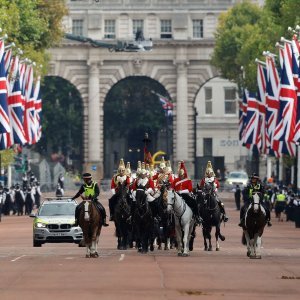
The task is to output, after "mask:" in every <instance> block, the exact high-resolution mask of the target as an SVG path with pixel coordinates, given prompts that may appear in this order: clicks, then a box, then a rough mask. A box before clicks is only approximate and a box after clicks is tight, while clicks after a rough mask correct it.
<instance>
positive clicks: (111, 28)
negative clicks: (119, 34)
mask: <svg viewBox="0 0 300 300" xmlns="http://www.w3.org/2000/svg"><path fill="white" fill-rule="evenodd" d="M104 38H105V39H115V38H116V20H105V21H104Z"/></svg>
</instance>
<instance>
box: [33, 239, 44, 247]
mask: <svg viewBox="0 0 300 300" xmlns="http://www.w3.org/2000/svg"><path fill="white" fill-rule="evenodd" d="M33 247H42V243H41V242H38V241H36V240H33Z"/></svg>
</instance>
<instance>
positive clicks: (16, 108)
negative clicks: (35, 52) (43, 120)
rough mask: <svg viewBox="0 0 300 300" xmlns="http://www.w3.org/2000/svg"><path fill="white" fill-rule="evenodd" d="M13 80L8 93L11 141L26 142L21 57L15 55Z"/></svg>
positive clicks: (12, 69)
mask: <svg viewBox="0 0 300 300" xmlns="http://www.w3.org/2000/svg"><path fill="white" fill-rule="evenodd" d="M10 73H11V82H10V88H11V90H10V92H9V94H8V107H9V117H10V124H11V128H12V131H11V135H10V137H11V142H12V144H21V145H24V144H25V143H26V139H25V134H24V129H23V108H22V99H21V89H20V82H19V58H18V57H17V56H16V57H13V59H12V63H11V72H10Z"/></svg>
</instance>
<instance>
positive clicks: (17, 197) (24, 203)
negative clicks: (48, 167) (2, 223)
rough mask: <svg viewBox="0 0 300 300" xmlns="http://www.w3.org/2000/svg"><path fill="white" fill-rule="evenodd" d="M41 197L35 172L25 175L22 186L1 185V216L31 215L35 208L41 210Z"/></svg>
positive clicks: (17, 184)
mask: <svg viewBox="0 0 300 300" xmlns="http://www.w3.org/2000/svg"><path fill="white" fill-rule="evenodd" d="M41 195H42V193H41V190H40V183H39V181H38V180H37V178H36V176H35V175H34V173H33V172H30V173H24V174H23V177H22V184H21V185H20V184H19V183H16V184H13V185H11V186H10V187H7V186H3V185H0V216H1V214H3V215H4V216H9V215H18V216H22V215H24V214H25V215H30V214H31V212H32V210H33V208H34V207H36V208H39V206H40V203H41ZM0 220H1V217H0Z"/></svg>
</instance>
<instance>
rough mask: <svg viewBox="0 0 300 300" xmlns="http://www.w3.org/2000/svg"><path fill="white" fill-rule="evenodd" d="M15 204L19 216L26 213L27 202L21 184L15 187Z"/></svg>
mask: <svg viewBox="0 0 300 300" xmlns="http://www.w3.org/2000/svg"><path fill="white" fill-rule="evenodd" d="M15 204H16V208H17V214H18V216H23V213H24V204H25V196H24V193H23V191H22V190H21V189H20V185H19V184H16V189H15Z"/></svg>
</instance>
